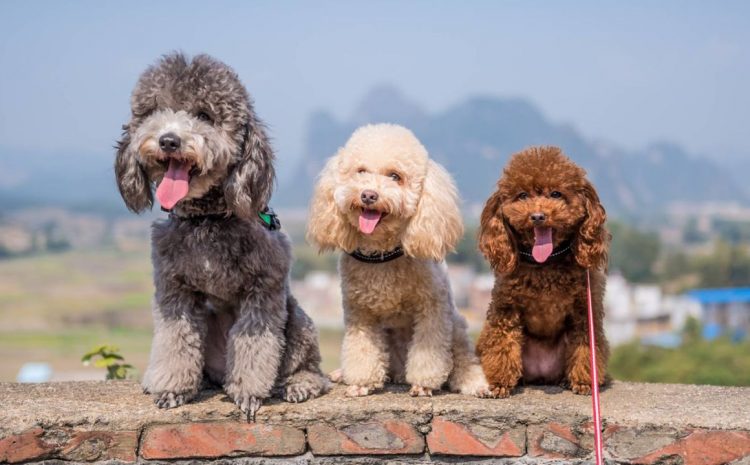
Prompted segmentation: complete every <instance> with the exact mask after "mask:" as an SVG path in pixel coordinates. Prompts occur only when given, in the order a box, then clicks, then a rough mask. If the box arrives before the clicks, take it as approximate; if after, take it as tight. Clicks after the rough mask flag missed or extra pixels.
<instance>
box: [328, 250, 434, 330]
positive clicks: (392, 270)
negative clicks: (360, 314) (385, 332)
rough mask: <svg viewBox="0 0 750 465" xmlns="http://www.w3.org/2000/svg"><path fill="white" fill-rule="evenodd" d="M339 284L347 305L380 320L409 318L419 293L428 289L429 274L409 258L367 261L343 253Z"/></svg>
mask: <svg viewBox="0 0 750 465" xmlns="http://www.w3.org/2000/svg"><path fill="white" fill-rule="evenodd" d="M340 266H341V273H342V277H343V279H342V286H343V289H342V290H343V292H344V295H345V298H346V300H347V302H348V306H349V307H350V308H352V309H354V310H357V311H366V312H367V313H368V314H369V315H370V316H374V317H378V318H380V319H381V320H383V321H384V322H389V323H397V322H398V321H401V320H404V321H406V320H408V321H411V317H412V316H413V314H414V311H415V310H417V309H416V308H415V307H416V306H417V305H418V302H421V301H424V300H426V299H424V298H421V297H420V293H423V292H425V291H426V290H428V289H432V288H433V286H434V283H433V282H432V281H433V279H432V275H431V274H430V273H429V271H428V270H426V269H424V266H419V265H418V264H417V263H414V261H413V260H411V259H409V258H406V257H404V258H400V259H397V260H394V261H391V262H388V263H379V264H369V263H361V262H357V261H356V260H354V259H353V258H350V257H343V258H342V262H341V265H340Z"/></svg>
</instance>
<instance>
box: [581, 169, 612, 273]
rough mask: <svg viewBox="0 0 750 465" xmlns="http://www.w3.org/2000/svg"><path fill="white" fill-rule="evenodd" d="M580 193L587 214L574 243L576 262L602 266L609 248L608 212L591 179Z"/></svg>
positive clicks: (596, 266) (590, 266) (586, 265)
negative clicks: (606, 225) (606, 224)
mask: <svg viewBox="0 0 750 465" xmlns="http://www.w3.org/2000/svg"><path fill="white" fill-rule="evenodd" d="M580 195H581V196H582V197H583V200H584V206H585V209H586V216H585V217H584V219H583V221H582V222H581V225H580V226H579V228H578V234H577V235H576V239H575V242H574V244H573V251H574V253H575V258H576V262H578V264H579V265H581V266H582V267H584V268H595V269H598V268H602V267H604V266H606V264H607V253H608V248H609V232H607V228H606V227H605V225H604V223H605V222H606V220H607V213H606V212H605V210H604V207H603V206H602V204H601V203H600V202H599V195H597V193H596V189H594V186H593V185H591V183H590V182H589V181H586V182H585V184H584V186H583V189H582V190H581V193H580Z"/></svg>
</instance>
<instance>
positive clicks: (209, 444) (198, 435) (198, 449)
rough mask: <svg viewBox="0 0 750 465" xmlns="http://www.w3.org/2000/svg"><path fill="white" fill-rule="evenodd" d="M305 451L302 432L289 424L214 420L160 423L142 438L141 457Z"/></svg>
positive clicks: (271, 453) (162, 457)
mask: <svg viewBox="0 0 750 465" xmlns="http://www.w3.org/2000/svg"><path fill="white" fill-rule="evenodd" d="M304 451H305V434H304V433H303V432H302V431H301V430H298V429H296V428H292V427H289V426H273V425H262V424H258V423H236V422H213V423H191V424H178V425H159V426H154V427H151V428H149V429H148V430H146V432H145V434H144V436H143V439H142V441H141V456H142V457H143V458H144V459H149V460H150V459H173V458H196V457H208V458H213V457H226V456H237V455H263V456H272V455H297V454H301V453H303V452H304Z"/></svg>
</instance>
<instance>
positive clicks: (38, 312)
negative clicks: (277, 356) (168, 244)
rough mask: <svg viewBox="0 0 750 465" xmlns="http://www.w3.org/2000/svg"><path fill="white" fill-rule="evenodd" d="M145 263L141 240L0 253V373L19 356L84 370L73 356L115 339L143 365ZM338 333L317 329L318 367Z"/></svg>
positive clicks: (11, 375) (148, 288)
mask: <svg viewBox="0 0 750 465" xmlns="http://www.w3.org/2000/svg"><path fill="white" fill-rule="evenodd" d="M152 294H153V285H152V282H151V263H150V259H149V253H148V249H147V248H146V247H143V248H139V249H134V250H131V251H127V252H123V251H118V250H115V249H100V250H89V251H68V252H64V253H60V254H45V255H38V256H29V257H21V258H14V259H10V260H2V261H0V381H13V380H15V378H16V375H17V373H18V370H19V368H20V367H21V366H22V365H23V364H24V363H26V362H46V363H49V364H50V365H51V366H52V368H53V370H54V371H55V372H72V371H79V372H80V371H81V370H86V368H84V367H83V366H82V365H81V362H80V359H81V356H82V355H83V354H84V353H85V352H87V351H88V350H89V349H91V348H92V347H94V346H96V345H100V344H112V345H115V346H118V347H119V348H120V351H121V353H122V355H124V356H125V358H126V360H127V361H128V362H129V363H131V364H133V365H134V366H135V367H136V368H137V369H138V371H139V373H142V372H143V369H144V368H145V366H146V363H147V361H148V352H149V347H150V344H151V311H150V306H151V303H150V302H151V296H152ZM340 343H341V334H340V332H339V331H336V330H323V331H321V350H322V351H323V353H324V355H323V358H324V360H323V365H324V368H325V369H326V370H329V369H333V368H335V367H336V366H338V359H339V348H340Z"/></svg>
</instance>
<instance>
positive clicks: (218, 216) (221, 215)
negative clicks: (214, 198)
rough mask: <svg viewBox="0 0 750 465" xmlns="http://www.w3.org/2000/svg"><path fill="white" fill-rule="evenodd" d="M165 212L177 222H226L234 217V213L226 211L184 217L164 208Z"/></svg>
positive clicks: (184, 215) (185, 215)
mask: <svg viewBox="0 0 750 465" xmlns="http://www.w3.org/2000/svg"><path fill="white" fill-rule="evenodd" d="M161 210H162V211H164V212H167V213H169V217H170V218H173V219H176V220H212V221H218V220H226V219H229V218H233V217H234V213H232V212H231V211H225V212H211V213H187V214H183V215H178V214H177V213H176V212H175V211H174V210H167V209H166V208H164V207H162V209H161Z"/></svg>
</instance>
